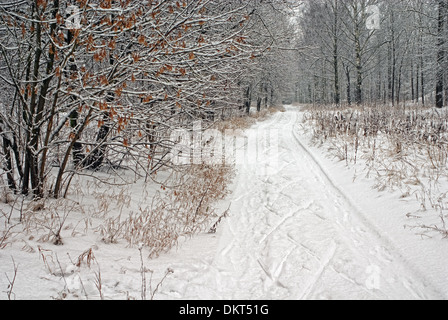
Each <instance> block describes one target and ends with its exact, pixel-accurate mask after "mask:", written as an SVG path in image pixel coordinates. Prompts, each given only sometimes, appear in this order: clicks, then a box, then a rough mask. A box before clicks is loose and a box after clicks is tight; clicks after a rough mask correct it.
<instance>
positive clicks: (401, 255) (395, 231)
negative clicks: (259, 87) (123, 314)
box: [0, 107, 448, 300]
mask: <svg viewBox="0 0 448 320" xmlns="http://www.w3.org/2000/svg"><path fill="white" fill-rule="evenodd" d="M301 117H302V113H301V111H300V110H299V109H298V108H294V107H287V109H286V112H279V113H276V114H274V115H273V116H272V117H271V118H269V119H268V120H266V121H263V122H259V123H257V124H255V125H254V127H253V128H252V129H251V130H247V132H246V134H247V136H248V141H254V140H256V139H257V137H259V136H260V134H263V133H264V132H270V133H272V132H275V133H278V136H277V134H275V135H274V136H275V137H276V139H278V145H275V144H272V141H270V142H271V143H260V144H259V145H258V147H257V151H256V152H257V161H255V162H252V161H251V162H242V163H239V164H238V166H237V175H236V179H235V181H234V183H233V185H232V190H233V193H232V195H231V196H229V197H228V199H227V200H226V201H222V203H220V206H219V209H220V210H221V212H224V211H225V210H226V209H227V208H228V207H229V205H230V211H229V212H230V213H229V216H228V218H226V219H225V220H223V222H222V223H221V224H220V225H219V226H218V230H217V232H216V233H215V234H208V233H203V234H200V235H198V236H196V237H193V238H191V239H185V240H183V241H181V242H180V243H179V245H178V247H177V248H174V249H173V250H171V251H170V252H169V253H166V254H163V255H161V256H160V257H158V258H156V259H152V260H150V259H146V257H145V253H144V252H142V253H143V257H144V259H143V264H144V267H145V268H147V269H150V270H153V272H154V273H153V275H152V278H151V275H150V273H149V272H148V273H146V279H147V281H149V280H150V279H151V286H149V284H148V288H147V289H148V294H147V297H150V296H151V294H150V292H153V291H154V290H155V288H156V286H157V284H158V283H159V282H160V281H161V280H162V278H163V277H164V275H165V273H166V270H167V269H170V270H172V271H173V273H170V274H168V275H167V277H166V278H165V279H164V280H163V283H162V284H161V286H160V287H158V288H157V291H156V292H155V295H154V298H155V299H159V300H176V299H182V300H228V299H231V300H270V299H276V300H287V299H288V300H296V299H344V300H345V299H357V300H359V299H417V300H421V299H447V298H448V271H447V270H448V269H447V268H446V265H447V263H448V242H447V240H444V239H441V238H437V237H432V238H421V237H419V236H418V235H416V234H415V233H414V232H413V231H411V230H410V229H409V228H405V227H404V226H406V225H407V223H408V220H407V217H406V213H407V212H412V211H415V210H416V209H415V208H416V207H417V208H418V205H419V204H418V203H417V201H411V200H409V199H402V198H400V197H399V196H397V194H394V193H389V192H378V191H377V190H375V189H373V188H372V184H373V182H372V181H371V180H369V179H367V178H357V179H356V180H355V181H353V170H352V169H350V168H347V167H346V166H345V164H344V163H342V162H339V163H338V162H335V161H334V160H330V159H328V158H327V157H326V155H325V152H324V151H323V150H322V149H317V148H315V147H311V146H310V143H309V137H308V136H307V134H306V132H305V131H304V130H303V127H302V126H301ZM273 150H275V151H277V152H272V151H273ZM260 167H261V168H262V169H263V170H260ZM134 188H135V189H133V190H131V193H132V194H134V195H138V194H143V193H142V191H141V190H140V188H142V186H141V185H136V186H134ZM117 194H118V192H117ZM85 198H86V201H92V200H89V198H88V197H85ZM90 205H92V203H91V204H90ZM111 210H112V208H111ZM75 223H76V221H73V224H75ZM75 229H76V228H75ZM81 229H82V228H81V227H78V229H77V230H81ZM80 233H82V232H80ZM64 235H65V236H64V237H63V241H64V245H63V246H54V245H51V244H50V243H39V242H38V241H37V240H36V239H32V238H31V239H30V238H26V237H23V236H21V237H19V236H18V235H16V236H15V237H17V238H14V241H12V244H11V245H8V246H6V247H5V248H4V249H3V250H0V262H1V263H0V299H7V294H6V293H7V291H8V284H9V281H8V279H9V280H12V278H13V276H14V266H13V260H12V258H13V259H14V263H15V264H16V265H17V266H18V271H17V276H16V280H15V283H14V287H13V298H15V299H18V300H22V299H52V298H64V299H99V298H101V296H100V292H101V295H102V297H103V298H104V299H116V300H118V299H141V298H142V272H141V270H142V269H141V268H142V266H141V265H142V261H141V258H140V252H139V250H138V248H128V247H126V244H125V243H120V242H119V243H116V244H105V243H104V242H102V241H100V237H99V235H98V234H92V233H87V234H82V235H76V234H75V235H73V236H70V232H69V231H67V232H66V233H65V234H64ZM38 246H39V247H38ZM39 248H40V249H39ZM89 248H91V249H92V252H93V255H94V260H92V264H91V265H90V266H88V265H87V259H83V261H82V264H81V265H80V267H77V266H75V265H74V263H73V262H76V260H77V259H78V257H79V256H80V255H82V253H83V252H85V251H86V250H87V249H89ZM142 251H144V249H143V250H142ZM43 257H46V262H45V263H44V261H43ZM99 285H101V290H100V289H99V288H98V286H99Z"/></svg>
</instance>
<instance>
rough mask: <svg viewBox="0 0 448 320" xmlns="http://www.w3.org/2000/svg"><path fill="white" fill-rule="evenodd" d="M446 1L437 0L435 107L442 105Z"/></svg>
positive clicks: (441, 106)
mask: <svg viewBox="0 0 448 320" xmlns="http://www.w3.org/2000/svg"><path fill="white" fill-rule="evenodd" d="M446 2H447V1H446V0H439V18H438V34H437V37H438V38H437V73H436V107H437V108H443V105H444V74H445V70H444V60H445V47H444V46H445V34H444V31H445V19H446V10H445V9H446V6H447V4H446Z"/></svg>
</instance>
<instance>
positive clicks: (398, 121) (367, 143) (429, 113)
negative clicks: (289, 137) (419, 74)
mask: <svg viewBox="0 0 448 320" xmlns="http://www.w3.org/2000/svg"><path fill="white" fill-rule="evenodd" d="M304 122H305V123H306V124H308V125H311V126H310V127H311V128H312V141H313V143H314V144H315V145H318V146H321V147H325V148H327V150H328V152H329V154H330V155H332V156H333V157H334V158H336V159H337V160H339V161H344V162H345V163H346V164H347V165H348V166H356V165H357V166H362V169H363V172H364V173H365V175H366V177H368V178H372V179H374V181H375V185H374V186H375V188H377V189H378V190H381V191H384V190H392V191H398V192H400V194H401V197H402V198H409V197H414V198H415V199H416V200H417V201H418V202H419V204H420V209H419V210H418V211H417V212H411V213H406V216H407V217H408V218H409V219H415V222H412V223H411V224H410V227H411V228H414V229H416V228H418V229H419V230H421V232H419V233H420V234H421V235H422V236H430V234H431V233H433V232H437V233H439V234H441V235H442V236H443V237H445V238H448V229H447V226H446V224H445V221H446V219H447V218H448V198H447V193H448V192H447V191H446V187H447V185H448V167H447V162H448V112H447V111H446V110H435V109H424V108H409V109H406V110H404V109H399V108H392V107H385V106H383V107H380V106H364V107H362V108H361V107H356V108H355V107H351V108H334V107H328V106H314V107H307V108H306V110H305V115H304Z"/></svg>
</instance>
